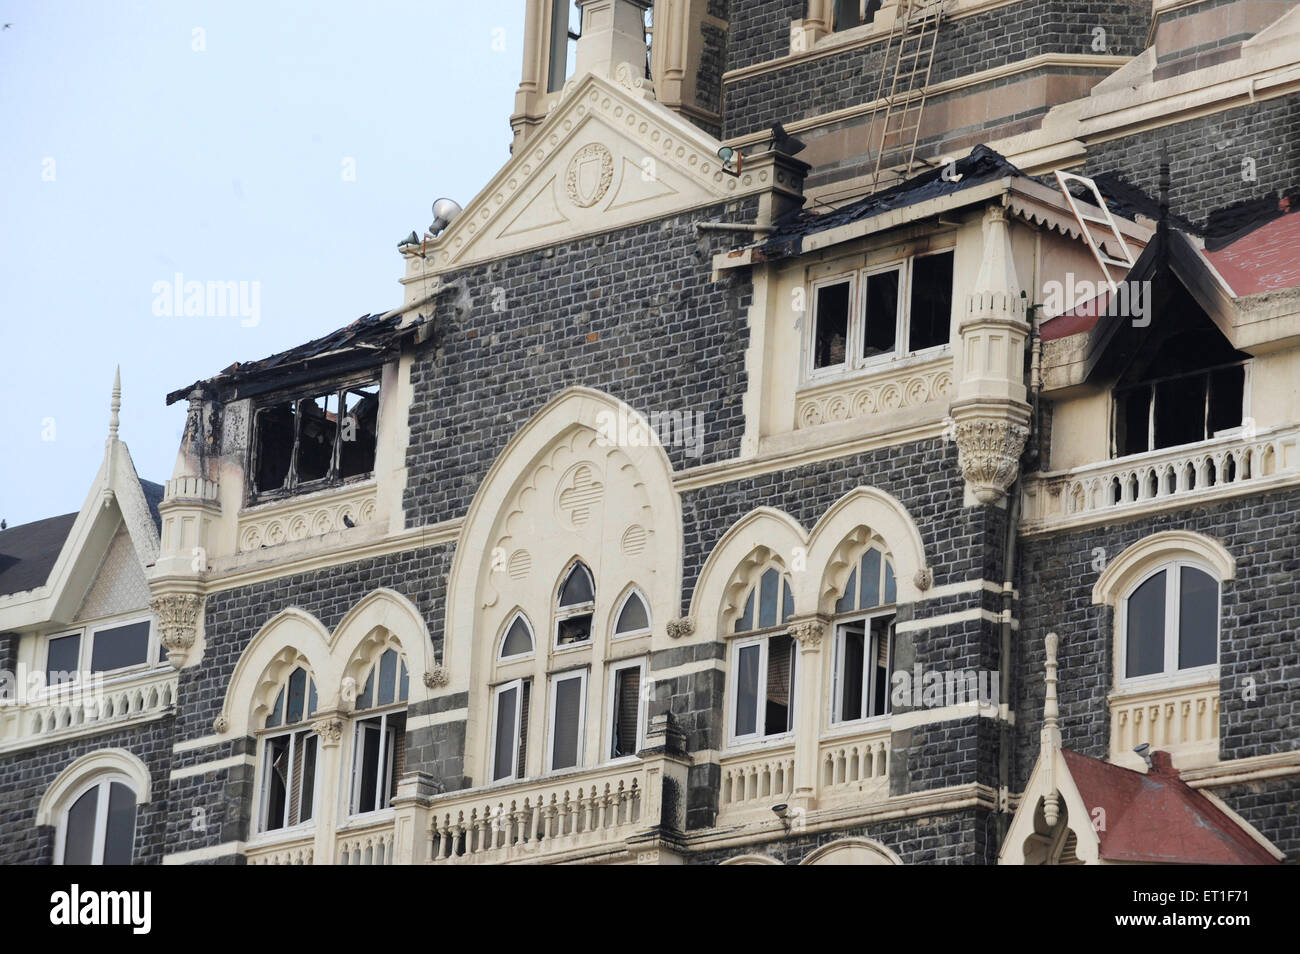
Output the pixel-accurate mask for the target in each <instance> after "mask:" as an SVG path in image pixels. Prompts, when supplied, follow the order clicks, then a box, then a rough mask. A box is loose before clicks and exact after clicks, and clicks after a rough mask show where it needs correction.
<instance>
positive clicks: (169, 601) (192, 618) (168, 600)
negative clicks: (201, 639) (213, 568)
mask: <svg viewBox="0 0 1300 954" xmlns="http://www.w3.org/2000/svg"><path fill="white" fill-rule="evenodd" d="M202 606H203V597H202V596H200V595H199V594H197V593H161V594H159V595H157V596H153V597H150V599H149V608H150V609H151V610H153V614H154V617H155V618H156V619H157V620H158V631H159V634H160V636H161V638H162V644H163V647H164V648H165V649H166V650H167V661H168V662H170V663H171V664H172V665H173V666H175V667H176V668H177V669H180V668H181V666H183V665H184V664H185V657H186V656H187V655H188V654H189V651H190V650H191V649H192V648H193V647H194V640H195V637H197V635H198V629H199V627H198V622H199V610H200V609H201V608H202Z"/></svg>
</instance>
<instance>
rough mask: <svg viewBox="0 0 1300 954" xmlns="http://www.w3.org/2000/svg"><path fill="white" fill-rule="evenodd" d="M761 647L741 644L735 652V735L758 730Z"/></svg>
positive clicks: (747, 733)
mask: <svg viewBox="0 0 1300 954" xmlns="http://www.w3.org/2000/svg"><path fill="white" fill-rule="evenodd" d="M761 652H762V650H761V648H760V647H759V646H758V645H757V644H755V645H753V646H743V647H741V649H740V650H739V652H737V653H736V735H753V734H754V733H755V732H757V731H758V660H759V656H760V654H761Z"/></svg>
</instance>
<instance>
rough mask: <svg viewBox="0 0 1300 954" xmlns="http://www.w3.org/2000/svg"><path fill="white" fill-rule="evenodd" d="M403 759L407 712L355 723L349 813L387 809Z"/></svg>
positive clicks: (355, 813) (393, 713) (404, 755)
mask: <svg viewBox="0 0 1300 954" xmlns="http://www.w3.org/2000/svg"><path fill="white" fill-rule="evenodd" d="M405 761H406V713H404V712H390V713H385V714H384V715H378V716H373V717H371V718H369V719H365V720H363V721H361V722H358V723H357V725H356V732H355V733H354V736H353V752H352V799H351V807H350V812H351V814H353V815H360V814H362V813H364V812H373V811H378V810H379V809H382V808H387V807H388V803H389V800H390V799H391V798H392V797H393V793H394V792H395V791H396V790H397V779H398V776H399V775H400V773H401V771H402V768H403V766H404V763H405Z"/></svg>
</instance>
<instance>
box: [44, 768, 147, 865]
mask: <svg viewBox="0 0 1300 954" xmlns="http://www.w3.org/2000/svg"><path fill="white" fill-rule="evenodd" d="M114 782H117V783H119V784H121V785H125V786H126V787H127V788H128V789H130V791H131V795H132V797H133V798H134V799H135V810H136V817H135V818H133V819H132V821H131V860H132V861H134V860H135V835H136V829H137V828H138V827H139V817H138V816H139V812H140V793H139V792H137V791H136V790H135V786H134V785H133V784H132V783H131V780H130V779H129V778H127V777H126V776H125V775H122V774H120V773H116V772H114V773H111V774H108V775H97V776H95V777H94V778H93V779H91V780H90V781H88V782H86V783H85V784H84V785H81V786H80V787H79V788H76V789H74V790H73V792H72V794H71V795H69V796H68V797H67V798H66V799H64V801H63V807H62V808H61V809H60V810H59V825H58V828H57V829H56V830H55V835H54V858H55V861H54V863H55V864H56V865H62V864H63V863H64V862H63V858H64V853H65V852H66V851H67V848H68V812H70V811H71V810H72V806H73V805H75V804H77V802H78V801H79V800H80V799H81V797H82V796H83V795H85V794H86V793H87V792H88V791H90V790H91V789H92V788H99V789H100V792H99V794H98V795H97V796H96V801H95V836H94V837H95V843H94V845H93V846H92V848H91V853H90V857H91V862H90V863H91V864H92V865H102V864H103V863H104V843H105V842H106V841H107V839H108V798H109V795H110V794H111V789H112V784H113V783H114Z"/></svg>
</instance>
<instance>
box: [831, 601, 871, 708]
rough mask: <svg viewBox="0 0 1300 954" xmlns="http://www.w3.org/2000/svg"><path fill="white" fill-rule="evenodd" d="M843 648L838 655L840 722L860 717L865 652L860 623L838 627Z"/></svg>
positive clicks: (862, 628)
mask: <svg viewBox="0 0 1300 954" xmlns="http://www.w3.org/2000/svg"><path fill="white" fill-rule="evenodd" d="M840 639H841V640H843V645H844V649H843V652H842V654H841V657H840V671H839V674H838V678H839V684H840V708H839V712H838V717H839V720H840V721H841V722H851V721H853V720H854V719H860V718H862V663H863V657H864V655H865V654H866V645H865V643H866V634H865V627H864V626H863V625H862V623H847V624H845V625H844V626H842V627H840Z"/></svg>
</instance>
